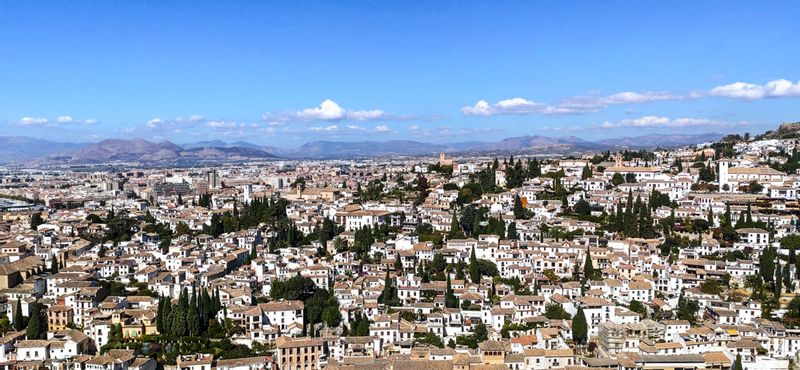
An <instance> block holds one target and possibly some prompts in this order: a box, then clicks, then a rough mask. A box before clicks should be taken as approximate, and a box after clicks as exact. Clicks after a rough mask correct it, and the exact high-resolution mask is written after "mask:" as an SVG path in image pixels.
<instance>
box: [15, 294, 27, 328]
mask: <svg viewBox="0 0 800 370" xmlns="http://www.w3.org/2000/svg"><path fill="white" fill-rule="evenodd" d="M22 329H25V317H24V316H22V300H21V299H17V307H16V308H15V309H14V330H16V331H20V330H22Z"/></svg>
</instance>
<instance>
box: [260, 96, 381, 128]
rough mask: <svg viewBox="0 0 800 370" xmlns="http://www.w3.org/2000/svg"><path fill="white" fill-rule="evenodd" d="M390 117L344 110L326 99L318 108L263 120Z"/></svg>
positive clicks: (366, 111) (266, 116) (379, 113)
mask: <svg viewBox="0 0 800 370" xmlns="http://www.w3.org/2000/svg"><path fill="white" fill-rule="evenodd" d="M390 118H393V117H390V116H389V115H388V114H386V112H384V111H382V110H379V109H373V110H351V109H345V108H342V107H341V106H340V105H339V104H338V103H336V102H335V101H333V100H331V99H325V101H323V102H322V103H320V105H319V106H318V107H313V108H306V109H303V110H300V111H297V112H289V113H275V114H264V115H262V116H261V119H262V120H264V121H267V122H270V123H272V122H276V125H277V122H290V121H305V122H315V121H377V120H387V119H390Z"/></svg>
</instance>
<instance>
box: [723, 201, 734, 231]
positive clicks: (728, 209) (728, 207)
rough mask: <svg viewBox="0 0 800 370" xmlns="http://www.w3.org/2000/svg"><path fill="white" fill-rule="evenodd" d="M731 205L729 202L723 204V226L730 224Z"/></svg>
mask: <svg viewBox="0 0 800 370" xmlns="http://www.w3.org/2000/svg"><path fill="white" fill-rule="evenodd" d="M731 221H732V220H731V205H730V204H729V203H726V204H725V219H724V220H722V222H724V226H725V227H730V226H731Z"/></svg>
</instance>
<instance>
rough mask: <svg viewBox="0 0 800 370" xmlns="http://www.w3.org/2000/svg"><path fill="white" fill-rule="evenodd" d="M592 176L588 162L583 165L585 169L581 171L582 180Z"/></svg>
mask: <svg viewBox="0 0 800 370" xmlns="http://www.w3.org/2000/svg"><path fill="white" fill-rule="evenodd" d="M590 177H592V169H591V168H590V167H589V165H588V164H587V165H585V166H583V170H582V171H581V180H586V179H588V178H590Z"/></svg>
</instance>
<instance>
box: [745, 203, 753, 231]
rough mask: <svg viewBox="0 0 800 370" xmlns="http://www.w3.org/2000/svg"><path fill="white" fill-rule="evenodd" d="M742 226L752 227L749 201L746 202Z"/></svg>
mask: <svg viewBox="0 0 800 370" xmlns="http://www.w3.org/2000/svg"><path fill="white" fill-rule="evenodd" d="M744 223H745V226H744V227H753V212H752V211H751V210H750V202H747V213H746V214H745V218H744Z"/></svg>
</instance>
